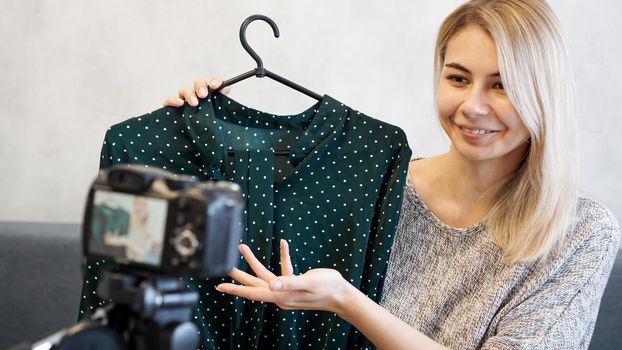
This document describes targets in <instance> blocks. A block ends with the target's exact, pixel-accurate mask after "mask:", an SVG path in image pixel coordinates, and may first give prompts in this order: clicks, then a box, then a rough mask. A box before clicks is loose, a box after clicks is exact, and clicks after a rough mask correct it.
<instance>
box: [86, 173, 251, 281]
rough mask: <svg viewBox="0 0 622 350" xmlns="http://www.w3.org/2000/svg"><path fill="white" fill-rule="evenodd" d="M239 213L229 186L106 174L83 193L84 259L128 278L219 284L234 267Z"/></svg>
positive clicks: (235, 190)
mask: <svg viewBox="0 0 622 350" xmlns="http://www.w3.org/2000/svg"><path fill="white" fill-rule="evenodd" d="M243 207H244V204H243V200H242V194H241V191H240V187H239V186H238V185H237V184H235V183H232V182H228V181H208V182H199V181H197V180H195V179H194V178H192V177H190V176H185V175H176V174H173V173H170V172H167V171H164V170H161V169H155V168H148V167H146V166H144V165H142V166H141V165H131V166H128V165H121V166H113V167H111V168H109V169H106V170H102V171H100V173H99V175H98V176H97V178H96V179H95V181H94V182H93V185H92V186H91V189H90V190H89V194H88V199H87V204H86V209H85V213H84V220H83V226H82V249H83V255H84V256H85V257H92V258H101V259H106V260H108V261H112V262H114V263H115V264H117V265H118V266H119V267H120V268H121V269H122V270H124V271H129V272H130V273H131V274H135V275H140V274H142V275H165V276H194V277H216V276H223V275H226V274H227V272H229V271H230V270H231V269H232V268H233V267H234V266H235V264H236V263H237V259H238V250H237V246H238V244H239V242H240V236H241V231H242V226H241V225H242V224H241V218H242V212H243Z"/></svg>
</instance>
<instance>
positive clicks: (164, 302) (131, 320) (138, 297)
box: [9, 271, 199, 350]
mask: <svg viewBox="0 0 622 350" xmlns="http://www.w3.org/2000/svg"><path fill="white" fill-rule="evenodd" d="M97 292H98V294H99V295H100V296H101V297H103V298H105V299H110V300H111V303H110V304H108V305H106V306H105V307H102V308H100V309H98V310H97V311H95V313H94V314H93V315H92V316H91V318H90V319H88V320H84V321H82V322H80V323H78V324H76V325H74V326H71V327H69V328H66V329H63V330H61V331H59V332H57V333H55V334H53V335H51V336H50V337H48V338H45V339H43V340H41V341H39V342H37V343H35V344H32V345H30V344H20V345H17V346H15V347H12V348H10V349H9V350H23V349H36V350H79V349H90V350H100V349H101V350H104V349H105V350H116V349H119V350H148V349H155V350H190V349H193V350H194V349H196V348H197V345H198V343H199V335H198V328H197V327H196V325H195V324H194V323H192V322H191V321H190V319H191V317H192V308H193V307H195V306H196V304H197V302H198V298H199V296H198V293H197V292H196V291H195V290H189V289H188V288H186V287H185V286H184V284H183V282H182V280H181V279H180V278H178V277H175V278H171V277H138V276H134V275H127V274H122V273H114V272H110V271H106V272H105V273H104V279H103V280H102V281H101V282H100V284H99V286H98V289H97Z"/></svg>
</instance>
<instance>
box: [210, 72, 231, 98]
mask: <svg viewBox="0 0 622 350" xmlns="http://www.w3.org/2000/svg"><path fill="white" fill-rule="evenodd" d="M222 83H223V80H222V78H220V77H219V76H214V77H212V79H210V82H209V85H208V86H209V88H210V89H212V90H216V89H218V88H219V87H220V86H221V85H222ZM229 91H231V87H230V86H225V87H224V88H222V89H220V91H219V92H220V93H221V94H224V95H228V94H229Z"/></svg>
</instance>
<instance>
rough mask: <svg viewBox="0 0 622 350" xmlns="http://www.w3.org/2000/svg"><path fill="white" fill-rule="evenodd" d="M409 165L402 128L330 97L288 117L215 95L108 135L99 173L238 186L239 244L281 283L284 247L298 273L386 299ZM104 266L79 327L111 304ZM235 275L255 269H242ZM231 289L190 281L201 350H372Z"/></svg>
mask: <svg viewBox="0 0 622 350" xmlns="http://www.w3.org/2000/svg"><path fill="white" fill-rule="evenodd" d="M275 150H287V151H289V155H286V156H281V155H275V152H274V151H275ZM410 155H411V151H410V148H409V147H408V143H407V140H406V137H405V135H404V132H403V131H402V130H401V129H399V128H398V127H396V126H393V125H390V124H387V123H384V122H381V121H379V120H376V119H373V118H370V117H368V116H366V115H364V114H362V113H360V112H357V111H355V110H353V109H351V108H349V107H347V106H345V105H344V104H342V103H341V102H339V101H337V100H335V99H333V98H332V97H330V96H326V95H325V96H324V97H323V99H322V100H321V101H319V102H318V103H316V104H314V105H313V106H311V107H310V108H309V109H307V110H306V111H304V112H302V113H299V114H296V115H285V116H282V115H273V114H270V113H264V112H260V111H257V110H255V109H252V108H248V107H246V106H243V105H241V104H239V103H237V102H236V101H234V100H232V99H231V98H229V97H226V96H224V95H222V94H219V93H215V92H210V94H209V96H208V97H207V98H205V99H203V100H201V101H200V103H199V105H198V106H197V107H191V106H188V105H186V106H184V107H181V108H172V107H164V108H161V109H158V110H156V111H154V112H151V113H148V114H145V115H142V116H140V117H135V118H131V119H128V120H126V121H124V122H122V123H119V124H116V125H114V126H112V127H111V128H110V129H109V130H108V131H107V133H106V137H105V140H104V145H103V148H102V153H101V163H100V168H107V167H109V166H111V165H114V164H136V165H140V166H145V167H159V168H163V169H166V170H169V171H171V172H174V173H178V174H186V175H190V176H194V177H196V178H197V179H199V180H201V181H205V180H210V179H218V180H231V181H235V182H237V183H238V184H240V185H241V187H242V190H243V193H244V197H245V200H246V210H245V212H244V222H243V224H244V227H245V228H244V231H243V237H242V241H243V242H244V243H246V244H248V245H249V246H250V247H251V249H252V250H253V252H254V253H255V254H256V255H257V257H258V259H259V260H260V261H261V262H262V263H263V264H265V265H266V266H268V267H269V268H270V269H271V270H272V271H273V272H274V273H275V274H280V265H279V240H280V239H286V240H287V241H288V242H289V245H290V251H291V257H292V263H293V267H294V273H296V274H301V273H304V272H306V271H307V270H309V269H312V268H317V267H326V268H333V269H337V270H338V271H339V272H341V274H342V275H343V276H344V278H346V279H347V280H348V281H350V283H352V284H353V285H354V286H356V287H358V288H359V289H360V290H362V291H363V292H364V293H366V294H367V295H368V296H369V297H370V298H371V299H373V300H375V301H379V300H380V297H381V293H382V286H383V281H384V275H385V271H386V268H387V261H388V257H389V253H390V248H391V245H392V243H393V235H394V233H395V230H396V226H397V221H398V217H399V210H400V206H401V203H402V192H403V186H404V183H405V177H406V170H407V168H408V161H409V159H410ZM103 264H105V262H102V261H89V262H87V269H86V273H85V277H84V287H83V292H82V299H81V304H80V318H83V317H85V316H86V315H88V314H90V313H91V312H93V310H94V309H96V308H97V307H99V306H102V305H104V304H105V303H106V302H105V301H104V300H101V299H100V298H98V297H97V295H96V294H95V290H96V284H97V281H98V279H100V278H101V267H102V265H103ZM239 268H240V269H242V270H246V271H250V270H249V268H248V266H247V265H246V263H245V262H244V261H243V260H242V259H240V262H239ZM224 280H228V281H230V279H229V278H226V279H212V280H204V279H202V280H197V279H191V278H190V279H187V284H188V286H193V287H195V288H196V289H197V290H198V291H199V294H200V301H199V304H198V306H197V308H196V310H195V313H194V322H195V323H196V324H197V326H198V327H199V331H200V336H201V348H202V349H273V348H274V349H351V348H371V345H370V343H369V342H368V341H367V339H366V338H365V337H364V336H362V335H361V334H360V333H359V332H358V331H357V330H356V329H354V328H353V327H351V326H350V325H349V324H348V323H347V322H345V321H343V320H342V319H340V318H339V317H338V316H336V315H335V314H332V313H328V312H320V311H285V310H280V309H279V308H278V307H276V306H275V305H273V304H264V303H260V302H252V301H248V300H244V299H241V298H237V297H231V296H227V295H223V294H221V293H219V292H217V291H216V290H215V289H214V287H215V286H216V285H217V284H218V283H220V282H222V281H224Z"/></svg>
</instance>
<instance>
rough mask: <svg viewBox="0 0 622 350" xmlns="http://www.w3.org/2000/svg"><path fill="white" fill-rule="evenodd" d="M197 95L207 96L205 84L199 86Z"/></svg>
mask: <svg viewBox="0 0 622 350" xmlns="http://www.w3.org/2000/svg"><path fill="white" fill-rule="evenodd" d="M199 95H200V96H201V97H205V96H207V89H206V88H205V86H201V87H200V88H199Z"/></svg>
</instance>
